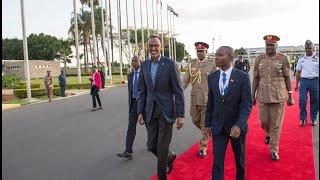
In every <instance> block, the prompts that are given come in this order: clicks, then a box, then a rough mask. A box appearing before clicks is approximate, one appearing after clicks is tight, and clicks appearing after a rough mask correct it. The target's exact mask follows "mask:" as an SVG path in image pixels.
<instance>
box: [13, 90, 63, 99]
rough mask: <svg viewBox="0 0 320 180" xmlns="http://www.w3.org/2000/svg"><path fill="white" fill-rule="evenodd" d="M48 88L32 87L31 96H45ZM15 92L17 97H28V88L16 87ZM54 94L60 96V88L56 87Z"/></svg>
mask: <svg viewBox="0 0 320 180" xmlns="http://www.w3.org/2000/svg"><path fill="white" fill-rule="evenodd" d="M45 92H46V90H45V89H40V88H37V89H31V96H32V97H37V96H44V95H46V93H45ZM13 94H14V95H15V96H16V97H17V98H27V90H26V89H14V90H13ZM53 94H54V95H56V96H60V88H54V89H53Z"/></svg>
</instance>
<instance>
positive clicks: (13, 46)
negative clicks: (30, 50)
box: [2, 38, 24, 60]
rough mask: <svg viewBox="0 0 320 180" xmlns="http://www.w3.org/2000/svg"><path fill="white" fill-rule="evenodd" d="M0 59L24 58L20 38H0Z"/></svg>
mask: <svg viewBox="0 0 320 180" xmlns="http://www.w3.org/2000/svg"><path fill="white" fill-rule="evenodd" d="M2 59H6V60H13V59H19V60H21V59H24V57H23V44H22V40H20V39H17V38H14V39H8V38H5V39H2Z"/></svg>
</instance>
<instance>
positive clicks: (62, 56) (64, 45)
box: [56, 40, 73, 74]
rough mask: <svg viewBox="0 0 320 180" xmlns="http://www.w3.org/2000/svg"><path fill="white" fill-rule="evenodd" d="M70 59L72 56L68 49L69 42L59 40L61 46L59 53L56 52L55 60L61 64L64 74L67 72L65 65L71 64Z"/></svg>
mask: <svg viewBox="0 0 320 180" xmlns="http://www.w3.org/2000/svg"><path fill="white" fill-rule="evenodd" d="M72 57H73V56H72V50H71V48H70V41H68V40H66V41H63V40H61V45H60V48H59V51H58V52H57V55H56V58H57V59H59V60H60V61H62V62H63V64H64V72H65V74H66V71H67V63H71V58H72Z"/></svg>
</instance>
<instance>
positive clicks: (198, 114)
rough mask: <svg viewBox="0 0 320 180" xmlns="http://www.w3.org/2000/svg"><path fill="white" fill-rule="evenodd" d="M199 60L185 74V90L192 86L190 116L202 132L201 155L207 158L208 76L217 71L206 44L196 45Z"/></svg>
mask: <svg viewBox="0 0 320 180" xmlns="http://www.w3.org/2000/svg"><path fill="white" fill-rule="evenodd" d="M194 45H195V47H196V51H197V57H198V59H196V60H193V61H192V62H191V63H190V64H189V66H188V69H187V71H186V73H185V74H184V77H183V88H184V89H186V88H187V87H188V85H189V84H191V85H192V90H191V107H190V116H191V118H192V122H193V124H194V125H195V126H197V127H198V128H199V129H200V130H201V132H202V137H201V139H200V148H199V155H200V157H202V158H203V157H205V156H206V154H207V144H208V141H209V139H208V138H206V137H205V136H204V128H205V124H204V120H205V119H204V118H205V112H206V107H207V100H208V79H207V78H208V75H209V74H210V73H212V72H214V71H216V65H215V64H214V61H212V60H209V59H208V57H207V50H208V48H209V45H208V44H207V43H204V42H196V43H195V44H194Z"/></svg>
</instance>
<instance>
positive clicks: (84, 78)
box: [22, 75, 127, 88]
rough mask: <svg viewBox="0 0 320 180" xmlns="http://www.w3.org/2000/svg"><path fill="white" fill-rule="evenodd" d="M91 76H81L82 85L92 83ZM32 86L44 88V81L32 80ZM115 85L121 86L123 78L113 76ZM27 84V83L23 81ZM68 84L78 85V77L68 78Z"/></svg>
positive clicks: (125, 78)
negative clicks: (37, 85)
mask: <svg viewBox="0 0 320 180" xmlns="http://www.w3.org/2000/svg"><path fill="white" fill-rule="evenodd" d="M89 78H90V76H81V83H90V81H89ZM123 79H124V80H125V81H126V80H127V75H123ZM30 81H31V82H30V83H31V84H40V87H41V88H44V80H43V78H38V79H31V80H30ZM112 81H113V84H121V77H120V75H113V76H112ZM22 82H25V81H22ZM53 84H57V85H58V84H59V82H58V77H54V78H53ZM67 84H78V76H70V77H67ZM106 85H107V86H108V85H110V80H108V79H106Z"/></svg>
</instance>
